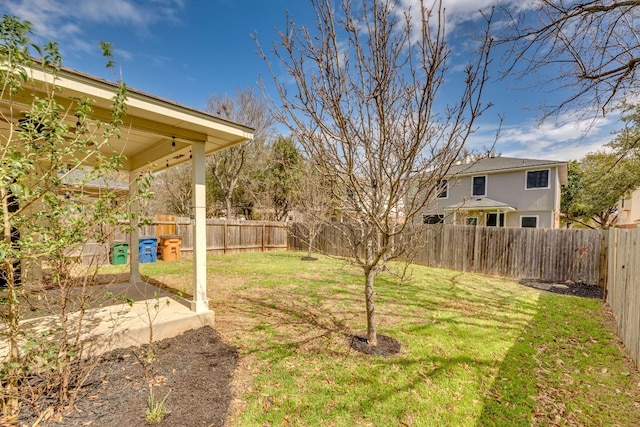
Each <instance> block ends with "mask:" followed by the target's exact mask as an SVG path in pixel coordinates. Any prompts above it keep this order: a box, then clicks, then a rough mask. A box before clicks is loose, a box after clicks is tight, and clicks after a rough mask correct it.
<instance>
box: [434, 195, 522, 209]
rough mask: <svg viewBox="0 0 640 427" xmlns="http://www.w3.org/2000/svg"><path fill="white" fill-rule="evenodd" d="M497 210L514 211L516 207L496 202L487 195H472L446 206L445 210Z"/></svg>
mask: <svg viewBox="0 0 640 427" xmlns="http://www.w3.org/2000/svg"><path fill="white" fill-rule="evenodd" d="M480 209H482V210H498V211H515V210H516V208H514V207H513V206H509V205H508V204H506V203H503V202H498V201H496V200H492V199H489V198H488V197H474V198H471V199H467V200H463V201H461V202H459V203H456V204H454V205H451V206H447V207H446V208H445V210H467V211H475V210H480Z"/></svg>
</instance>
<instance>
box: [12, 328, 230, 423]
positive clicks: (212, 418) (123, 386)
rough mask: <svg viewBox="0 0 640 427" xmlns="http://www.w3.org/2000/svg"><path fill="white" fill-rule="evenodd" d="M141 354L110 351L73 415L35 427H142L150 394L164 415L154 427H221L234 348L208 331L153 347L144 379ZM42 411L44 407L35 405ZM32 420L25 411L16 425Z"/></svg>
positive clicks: (132, 350) (31, 414)
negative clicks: (161, 407)
mask: <svg viewBox="0 0 640 427" xmlns="http://www.w3.org/2000/svg"><path fill="white" fill-rule="evenodd" d="M144 351H145V348H144V347H142V348H139V347H132V348H128V349H121V350H114V351H112V352H110V353H107V354H105V355H103V356H102V358H101V360H100V363H99V364H98V365H97V367H96V368H95V369H94V370H93V371H92V373H91V375H90V377H89V378H88V379H87V381H86V383H85V385H84V387H83V388H82V389H81V391H80V394H79V395H78V399H77V401H76V410H75V411H73V412H70V413H68V414H65V415H64V418H63V419H62V420H60V421H52V420H48V421H44V422H42V423H41V424H39V425H40V426H100V427H102V426H107V427H108V426H118V427H125V426H127V427H129V426H147V425H148V424H147V423H146V421H145V414H146V411H147V407H148V398H149V389H150V387H152V388H153V394H154V396H155V398H156V400H157V401H160V400H162V399H163V398H164V397H165V396H167V398H166V400H165V406H166V408H167V410H168V411H169V413H168V415H167V416H166V418H165V419H164V420H163V421H162V422H160V423H158V424H155V425H158V426H185V427H186V426H189V427H191V426H224V423H225V419H226V417H227V413H228V411H229V405H230V403H231V399H232V391H231V385H230V383H231V377H232V374H233V371H234V370H235V368H236V366H237V363H238V353H237V351H236V349H235V348H233V347H230V346H228V345H226V344H224V343H223V342H222V341H221V339H220V337H219V335H218V334H217V333H216V332H215V331H214V330H213V329H211V328H210V327H203V328H200V329H196V330H191V331H187V332H185V333H184V334H182V335H180V336H177V337H174V338H169V339H165V340H162V341H158V342H157V343H156V349H155V355H154V358H153V360H152V362H151V363H150V364H148V369H147V374H146V375H145V369H144V366H143V364H142V363H141V360H143V359H142V357H143V356H144V353H142V352H144ZM39 403H40V405H41V406H42V408H46V406H47V405H46V402H43V401H40V402H39ZM36 418H37V414H36V413H35V412H34V411H33V410H30V408H24V410H23V412H22V416H21V419H20V420H19V425H29V426H30V425H32V423H33V422H34V420H35V419H36Z"/></svg>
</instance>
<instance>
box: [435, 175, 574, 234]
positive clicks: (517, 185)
mask: <svg viewBox="0 0 640 427" xmlns="http://www.w3.org/2000/svg"><path fill="white" fill-rule="evenodd" d="M536 170H549V187H548V188H535V189H527V188H526V181H527V171H536ZM475 176H486V193H487V194H486V196H485V197H486V198H488V199H492V200H495V201H498V202H502V203H505V204H507V205H509V206H510V207H513V208H514V209H516V211H515V212H513V211H510V212H506V213H505V226H506V227H520V218H521V216H522V215H526V216H538V218H539V219H538V227H540V228H557V227H558V226H559V207H560V194H561V193H560V187H561V186H560V179H559V176H558V168H557V167H556V166H551V167H549V166H543V167H529V168H522V169H519V170H510V171H505V172H493V173H492V172H478V173H475V174H469V175H463V176H460V177H457V178H453V177H452V178H449V182H448V192H447V198H442V199H440V198H439V199H436V200H435V201H434V203H433V204H431V206H430V208H429V209H427V210H426V211H425V214H448V215H446V216H445V223H449V224H451V223H453V222H454V215H453V214H452V213H451V211H450V210H448V211H445V209H446V208H447V207H448V206H452V205H455V204H456V203H459V202H461V201H463V200H469V199H472V198H473V196H472V183H473V177H475ZM464 216H473V217H478V225H485V221H486V215H485V213H484V212H480V211H478V212H468V213H465V214H464ZM456 217H457V218H459V214H458V215H456ZM459 222H460V221H458V223H459Z"/></svg>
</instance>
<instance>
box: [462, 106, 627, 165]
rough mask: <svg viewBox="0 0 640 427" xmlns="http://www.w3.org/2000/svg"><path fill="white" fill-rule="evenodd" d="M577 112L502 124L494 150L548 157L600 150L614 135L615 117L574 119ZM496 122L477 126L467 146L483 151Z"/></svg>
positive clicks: (577, 155)
mask: <svg viewBox="0 0 640 427" xmlns="http://www.w3.org/2000/svg"><path fill="white" fill-rule="evenodd" d="M576 116H578V117H579V112H574V113H573V114H571V113H567V114H566V115H564V116H562V117H559V118H558V120H557V121H556V122H544V123H542V124H539V123H537V122H536V120H535V119H531V120H526V121H524V122H522V123H517V124H509V125H505V126H503V127H502V130H501V132H500V137H499V139H498V141H497V143H496V146H495V152H497V153H501V154H502V155H503V156H505V157H523V158H535V159H549V160H577V159H580V158H582V157H584V155H585V154H587V153H588V152H592V151H596V150H599V149H601V148H602V147H603V146H604V144H606V143H607V142H609V141H611V139H612V138H613V137H612V135H611V132H612V131H614V130H615V129H618V128H619V127H620V126H621V125H620V122H619V121H618V116H615V115H612V116H607V117H605V118H598V119H577V118H576ZM497 127H498V125H497V123H484V124H481V125H480V126H479V129H478V132H477V133H475V134H474V135H473V136H472V137H471V139H470V141H469V148H472V149H475V150H484V149H486V148H489V147H491V146H492V144H493V143H494V141H495V132H496V129H497Z"/></svg>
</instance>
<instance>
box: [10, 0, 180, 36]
mask: <svg viewBox="0 0 640 427" xmlns="http://www.w3.org/2000/svg"><path fill="white" fill-rule="evenodd" d="M150 1H151V3H148V2H141V1H134V0H108V1H105V0H82V1H77V0H15V1H12V2H9V3H8V4H7V5H5V8H6V10H7V13H8V14H11V15H15V16H18V17H19V18H20V19H23V20H27V21H30V22H31V23H32V24H33V31H34V33H35V34H37V35H38V36H40V37H43V38H45V39H47V40H58V41H66V42H69V44H71V45H77V46H82V43H81V39H82V36H83V34H84V32H85V30H84V29H85V27H88V26H90V25H92V24H96V23H99V24H110V25H113V26H130V27H133V28H134V29H135V30H136V31H138V32H139V33H142V34H145V33H146V32H147V31H148V27H149V26H150V25H152V24H154V23H157V22H163V21H169V22H173V23H175V22H178V21H179V20H178V18H177V12H178V11H179V10H181V9H182V8H183V7H184V1H183V0H150Z"/></svg>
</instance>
